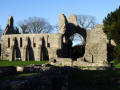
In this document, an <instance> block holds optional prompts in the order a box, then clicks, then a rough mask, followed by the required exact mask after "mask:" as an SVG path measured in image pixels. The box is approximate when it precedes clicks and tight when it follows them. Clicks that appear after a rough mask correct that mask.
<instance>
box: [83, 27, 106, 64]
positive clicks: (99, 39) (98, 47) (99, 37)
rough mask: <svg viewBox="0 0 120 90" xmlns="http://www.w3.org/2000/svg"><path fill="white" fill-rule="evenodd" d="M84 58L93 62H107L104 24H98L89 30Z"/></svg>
mask: <svg viewBox="0 0 120 90" xmlns="http://www.w3.org/2000/svg"><path fill="white" fill-rule="evenodd" d="M84 58H85V59H86V60H87V61H89V62H92V63H100V62H102V63H105V62H107V37H106V35H105V33H104V32H103V25H96V26H95V27H94V28H93V29H92V30H90V31H87V38H86V46H85V55H84Z"/></svg>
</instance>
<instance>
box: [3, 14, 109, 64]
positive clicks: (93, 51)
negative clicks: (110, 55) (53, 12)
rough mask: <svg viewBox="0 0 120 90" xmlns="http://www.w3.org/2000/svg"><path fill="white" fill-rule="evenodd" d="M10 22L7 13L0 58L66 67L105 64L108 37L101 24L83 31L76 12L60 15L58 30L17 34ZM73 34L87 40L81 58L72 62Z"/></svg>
mask: <svg viewBox="0 0 120 90" xmlns="http://www.w3.org/2000/svg"><path fill="white" fill-rule="evenodd" d="M13 23H14V20H13V17H12V16H10V17H9V19H8V24H7V26H6V28H5V30H4V32H3V34H2V37H1V60H9V61H14V60H18V59H19V60H22V61H26V60H27V61H29V60H35V61H41V60H51V63H52V64H54V63H56V64H59V65H69V66H71V65H74V66H106V65H108V64H107V42H108V40H107V37H106V35H105V34H104V32H103V30H102V29H103V26H102V25H96V26H95V27H94V28H93V29H92V30H85V29H83V28H81V27H79V26H78V24H77V20H76V16H75V15H71V16H69V17H68V18H66V16H65V15H64V14H60V15H59V33H57V34H20V33H19V30H18V29H14V25H13ZM75 33H78V34H80V35H81V36H82V37H83V38H84V40H85V42H86V43H85V51H84V55H83V57H81V58H77V59H76V60H75V61H73V60H72V58H70V57H69V48H68V46H69V45H68V41H69V38H70V37H71V36H72V35H74V34H75Z"/></svg>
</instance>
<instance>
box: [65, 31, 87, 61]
mask: <svg viewBox="0 0 120 90" xmlns="http://www.w3.org/2000/svg"><path fill="white" fill-rule="evenodd" d="M66 46H67V51H68V52H67V53H68V54H67V58H73V59H77V58H81V57H83V56H84V53H85V39H84V38H83V37H82V35H80V34H79V33H75V34H73V35H72V36H70V37H69V39H68V40H67V41H66Z"/></svg>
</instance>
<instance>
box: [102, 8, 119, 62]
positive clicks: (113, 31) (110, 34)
mask: <svg viewBox="0 0 120 90" xmlns="http://www.w3.org/2000/svg"><path fill="white" fill-rule="evenodd" d="M103 23H104V29H103V30H104V32H105V33H106V35H107V38H108V40H109V41H111V40H114V41H115V43H116V47H115V49H114V55H115V58H116V60H117V61H119V62H120V7H119V8H118V9H116V10H115V11H114V12H111V13H109V14H108V15H107V17H105V19H104V21H103Z"/></svg>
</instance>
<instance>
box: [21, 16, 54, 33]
mask: <svg viewBox="0 0 120 90" xmlns="http://www.w3.org/2000/svg"><path fill="white" fill-rule="evenodd" d="M19 26H20V28H21V29H22V32H23V33H49V32H51V30H52V26H51V25H50V24H49V23H48V22H47V21H46V20H45V19H44V18H40V17H29V18H28V19H26V20H24V21H21V22H19Z"/></svg>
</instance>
